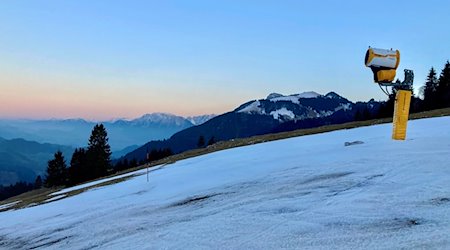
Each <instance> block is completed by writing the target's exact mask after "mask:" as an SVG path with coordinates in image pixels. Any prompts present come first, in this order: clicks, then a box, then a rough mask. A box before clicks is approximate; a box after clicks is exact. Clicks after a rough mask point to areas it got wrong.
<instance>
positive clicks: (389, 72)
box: [364, 47, 400, 84]
mask: <svg viewBox="0 0 450 250" xmlns="http://www.w3.org/2000/svg"><path fill="white" fill-rule="evenodd" d="M364 63H365V64H366V66H367V67H369V68H370V69H372V72H373V79H374V81H375V82H376V83H382V84H388V83H392V82H393V81H394V79H395V74H396V70H397V68H398V65H399V64H400V51H398V50H392V49H376V48H370V47H369V49H368V50H367V52H366V58H365V60H364Z"/></svg>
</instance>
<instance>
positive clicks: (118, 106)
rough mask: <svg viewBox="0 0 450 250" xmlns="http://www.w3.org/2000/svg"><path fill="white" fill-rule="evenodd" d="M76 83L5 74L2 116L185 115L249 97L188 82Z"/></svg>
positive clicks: (214, 110) (0, 94)
mask: <svg viewBox="0 0 450 250" xmlns="http://www.w3.org/2000/svg"><path fill="white" fill-rule="evenodd" d="M74 81H75V80H73V79H69V80H68V79H64V78H56V79H55V78H54V77H53V78H52V77H48V76H42V75H40V76H29V75H28V76H18V75H17V74H16V75H11V74H10V75H8V76H6V75H2V77H1V78H0V87H1V92H0V118H29V119H49V118H84V119H89V120H108V119H113V118H136V117H139V116H142V115H143V114H146V113H153V112H167V113H172V114H176V115H181V116H191V115H203V114H213V113H214V114H221V113H224V112H226V111H229V110H232V109H234V108H235V107H237V106H238V105H239V104H240V103H241V102H242V101H243V100H245V97H242V98H241V99H242V100H239V99H236V98H235V100H234V103H232V102H233V99H230V98H227V97H225V96H220V97H218V96H217V95H209V94H208V93H212V92H214V93H217V91H218V90H212V89H208V88H201V89H200V88H199V89H196V90H191V91H187V86H178V87H177V88H169V87H165V88H161V87H160V86H161V85H157V86H153V87H152V85H151V84H118V83H112V84H107V83H105V82H104V81H101V80H97V81H96V82H95V84H93V83H92V80H86V81H85V82H84V83H80V84H74ZM156 87H159V89H155V88H156ZM219 92H220V91H219ZM192 93H195V95H198V96H192ZM205 96H206V97H205ZM218 98H220V99H222V100H227V99H228V102H229V103H228V104H226V103H221V102H219V101H218ZM183 101H184V102H183Z"/></svg>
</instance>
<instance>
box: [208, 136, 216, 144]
mask: <svg viewBox="0 0 450 250" xmlns="http://www.w3.org/2000/svg"><path fill="white" fill-rule="evenodd" d="M214 143H216V138H215V137H214V136H211V138H209V141H208V146H210V145H213V144H214Z"/></svg>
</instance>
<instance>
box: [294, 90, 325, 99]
mask: <svg viewBox="0 0 450 250" xmlns="http://www.w3.org/2000/svg"><path fill="white" fill-rule="evenodd" d="M296 96H298V97H299V98H317V97H319V96H322V95H321V94H319V93H316V92H314V91H307V92H303V93H300V94H298V95H296Z"/></svg>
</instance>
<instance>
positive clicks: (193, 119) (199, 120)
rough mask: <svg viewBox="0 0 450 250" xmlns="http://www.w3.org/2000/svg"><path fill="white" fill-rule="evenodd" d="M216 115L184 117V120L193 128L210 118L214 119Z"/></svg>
mask: <svg viewBox="0 0 450 250" xmlns="http://www.w3.org/2000/svg"><path fill="white" fill-rule="evenodd" d="M216 116H217V115H216V114H210V115H198V116H188V117H186V120H188V121H190V122H191V123H192V124H194V125H195V126H197V125H200V124H203V123H205V122H207V121H209V120H211V119H212V118H214V117H216Z"/></svg>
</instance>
